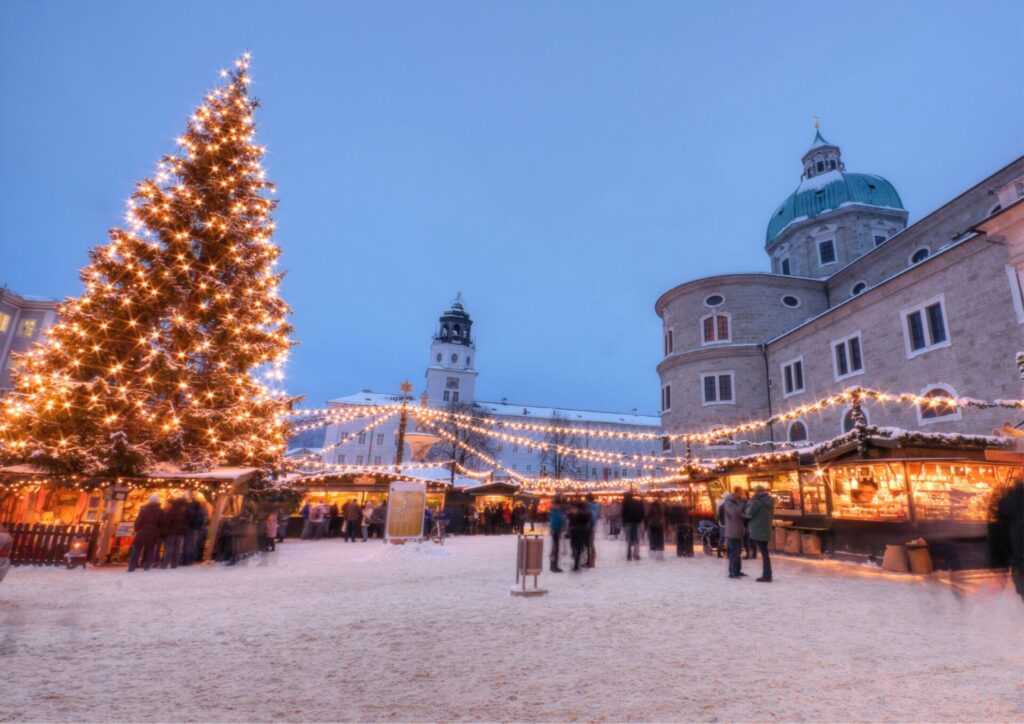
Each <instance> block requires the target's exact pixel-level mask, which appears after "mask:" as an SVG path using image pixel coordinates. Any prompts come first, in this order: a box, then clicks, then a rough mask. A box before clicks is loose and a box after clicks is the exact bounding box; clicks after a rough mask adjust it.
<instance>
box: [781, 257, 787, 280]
mask: <svg viewBox="0 0 1024 724" xmlns="http://www.w3.org/2000/svg"><path fill="white" fill-rule="evenodd" d="M779 266H780V267H781V268H782V273H783V274H785V275H786V276H787V277H788V276H789V257H788V256H787V257H786V258H785V259H783V260H782V263H781V264H780V265H779Z"/></svg>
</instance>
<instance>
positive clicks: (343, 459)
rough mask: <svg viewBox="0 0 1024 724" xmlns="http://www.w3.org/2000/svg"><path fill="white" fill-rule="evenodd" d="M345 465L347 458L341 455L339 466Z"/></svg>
mask: <svg viewBox="0 0 1024 724" xmlns="http://www.w3.org/2000/svg"><path fill="white" fill-rule="evenodd" d="M344 464H345V456H344V455H339V456H338V465H344Z"/></svg>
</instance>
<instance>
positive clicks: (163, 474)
mask: <svg viewBox="0 0 1024 724" xmlns="http://www.w3.org/2000/svg"><path fill="white" fill-rule="evenodd" d="M259 472H260V469H259V468H243V467H222V468H214V469H213V470H207V471H205V472H195V471H189V470H182V469H181V468H179V467H176V466H173V465H166V464H160V465H157V466H155V467H153V468H151V469H149V470H146V471H145V472H143V473H142V474H141V475H139V476H138V477H142V478H152V479H155V480H164V479H167V480H236V481H237V480H244V479H247V478H249V477H252V476H254V475H257V474H258V473H259ZM0 473H8V474H16V475H51V474H52V473H50V472H49V471H47V470H44V469H42V468H37V467H35V466H34V465H7V466H4V467H0ZM93 477H109V476H102V475H97V476H93ZM125 477H135V476H125Z"/></svg>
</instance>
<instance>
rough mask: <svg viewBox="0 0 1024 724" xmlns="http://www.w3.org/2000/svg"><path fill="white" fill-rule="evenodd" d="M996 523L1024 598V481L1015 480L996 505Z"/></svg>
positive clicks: (1014, 577)
mask: <svg viewBox="0 0 1024 724" xmlns="http://www.w3.org/2000/svg"><path fill="white" fill-rule="evenodd" d="M996 523H997V525H998V526H999V528H1000V530H1001V533H1002V539H1003V541H1004V542H1005V547H1006V548H1007V549H1008V550H1007V552H1008V553H1009V564H1010V575H1011V576H1012V577H1013V585H1014V587H1015V588H1016V589H1017V593H1018V594H1020V596H1021V598H1024V481H1021V480H1014V481H1013V482H1012V483H1011V484H1010V486H1009V487H1008V488H1007V490H1006V492H1005V493H1004V494H1003V497H1002V498H1001V499H1000V500H999V504H998V505H997V506H996Z"/></svg>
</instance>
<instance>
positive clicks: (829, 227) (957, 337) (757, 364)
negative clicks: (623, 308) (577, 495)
mask: <svg viewBox="0 0 1024 724" xmlns="http://www.w3.org/2000/svg"><path fill="white" fill-rule="evenodd" d="M1022 195H1024V158H1018V159H1016V160H1015V161H1013V162H1011V163H1010V164H1008V165H1007V166H1005V167H1004V168H1001V169H999V170H998V171H996V172H995V173H993V174H992V175H990V176H989V177H988V178H985V179H983V180H981V181H980V182H979V183H977V184H975V185H974V186H971V187H970V188H968V189H966V190H965V191H964V192H963V193H961V194H960V195H959V196H957V197H956V198H954V199H951V200H950V201H948V202H947V203H945V204H944V205H942V206H941V207H939V208H938V209H935V210H934V211H932V212H931V213H929V214H927V215H925V216H924V217H923V218H921V219H920V220H919V221H917V222H916V223H914V224H913V225H911V226H907V211H906V209H905V208H904V207H903V202H902V201H901V199H900V196H899V193H897V191H896V189H895V188H894V187H893V185H892V184H891V183H889V181H887V180H886V179H884V178H883V177H881V176H878V175H874V174H867V173H854V172H851V171H847V168H846V162H845V161H844V159H843V155H842V152H841V149H840V148H839V146H838V145H836V144H834V143H830V142H829V141H827V140H825V138H824V137H823V136H822V134H821V132H820V130H819V131H818V132H817V134H816V135H815V137H814V141H813V143H812V145H811V147H810V149H809V150H808V151H807V153H805V154H804V156H803V158H802V159H801V174H800V182H799V184H798V186H797V188H796V190H794V191H793V192H792V193H791V194H790V195H789V196H788V197H786V199H785V201H783V202H782V204H780V205H779V207H778V208H776V209H775V210H774V211H772V212H771V215H770V216H769V217H768V225H767V232H766V235H765V246H764V250H765V253H766V254H767V255H768V260H769V264H770V269H771V271H769V272H764V273H752V274H726V275H721V276H713V277H706V278H703V279H696V280H694V281H689V282H686V283H684V284H680V285H679V286H677V287H675V288H673V289H670V290H669V291H667V292H665V293H664V294H663V295H661V297H660V298H659V299H658V301H657V303H656V304H655V311H656V312H657V314H658V316H659V317H661V319H662V322H663V325H664V328H663V332H664V336H663V340H664V358H663V359H662V360H661V362H660V363H659V365H658V374H659V376H660V378H661V419H662V423H663V426H664V429H665V430H666V431H667V432H685V431H688V430H702V429H706V428H709V427H711V426H714V425H719V424H721V425H728V424H736V423H739V422H742V421H745V420H753V419H764V418H768V417H770V416H772V415H773V414H775V413H778V412H780V411H786V410H788V409H791V408H795V407H798V406H800V405H802V404H805V403H809V402H813V401H815V400H817V399H820V398H822V397H825V396H827V395H829V394H833V393H836V392H839V391H842V390H843V389H846V388H849V387H852V386H862V387H867V388H874V389H879V390H883V391H888V392H911V393H915V394H918V395H924V396H928V397H933V396H954V397H974V398H979V399H983V400H994V399H1017V398H1020V397H1022V392H1021V377H1020V370H1018V365H1017V362H1016V357H1017V354H1018V352H1020V351H1021V350H1024V327H1022V324H1024V301H1022V293H1021V278H1022V277H1021V268H1020V267H1019V266H1017V265H1015V264H1014V263H1013V262H1012V260H1011V257H1012V249H1011V248H1010V247H1011V246H1012V245H1011V244H1008V243H1007V242H1006V240H1005V239H1001V238H999V237H995V236H993V235H992V234H991V233H988V232H987V231H986V229H988V228H989V227H988V226H986V224H987V223H991V221H992V219H995V218H996V217H997V216H999V215H1000V212H1002V211H1003V210H1004V209H1006V208H1008V207H1009V206H1010V205H1011V204H1013V203H1015V202H1016V201H1017V200H1018V199H1019V198H1021V197H1022ZM866 413H867V416H868V422H869V424H871V425H881V426H893V427H900V428H909V429H915V428H916V429H927V430H928V431H930V432H971V433H984V434H991V433H992V431H993V429H994V428H997V427H1001V426H1002V425H1003V424H1004V423H1005V422H1010V423H1011V424H1014V425H1016V424H1018V423H1020V422H1021V420H1022V419H1024V414H1022V413H1017V412H1014V411H1007V410H1005V409H1004V410H975V409H968V410H963V411H953V410H949V409H948V408H944V407H943V408H929V407H923V408H914V407H907V406H895V405H889V406H887V405H882V404H868V405H867V406H866ZM852 426H853V420H852V418H851V414H850V411H849V410H848V409H835V408H833V409H826V410H823V411H820V412H814V413H812V414H809V415H806V416H804V417H803V418H801V419H799V420H794V421H792V422H790V423H788V424H787V425H786V426H784V427H783V426H782V425H775V426H773V427H771V428H769V429H766V430H764V432H763V433H762V434H752V435H748V436H747V438H748V439H752V440H774V441H792V442H800V441H813V442H820V441H824V440H828V439H831V438H834V437H836V436H838V435H840V434H842V433H843V432H846V431H849V430H850V429H851V428H852ZM710 447H711V448H712V449H711V450H710V451H702V454H707V453H708V452H710V454H716V448H720V450H719V451H717V454H729V455H735V454H741V453H743V452H744V450H742V449H740V450H737V449H736V446H735V445H729V444H723V445H721V446H710ZM739 447H741V448H742V447H744V446H742V445H740V446H739ZM747 451H748V452H749V449H748V450H747Z"/></svg>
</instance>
